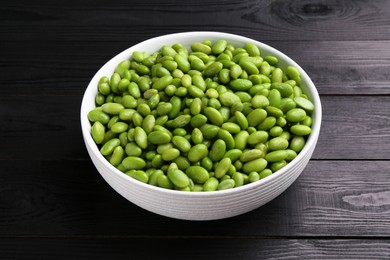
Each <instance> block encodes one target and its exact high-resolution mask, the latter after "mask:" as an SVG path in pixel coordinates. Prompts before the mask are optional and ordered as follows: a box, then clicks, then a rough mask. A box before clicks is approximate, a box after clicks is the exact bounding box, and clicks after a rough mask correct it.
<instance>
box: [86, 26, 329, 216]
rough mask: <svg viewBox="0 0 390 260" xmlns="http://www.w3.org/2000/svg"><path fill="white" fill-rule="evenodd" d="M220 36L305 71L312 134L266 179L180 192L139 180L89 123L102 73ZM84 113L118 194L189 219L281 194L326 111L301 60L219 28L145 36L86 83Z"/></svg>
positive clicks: (102, 167) (95, 156) (97, 160)
mask: <svg viewBox="0 0 390 260" xmlns="http://www.w3.org/2000/svg"><path fill="white" fill-rule="evenodd" d="M218 39H225V40H227V41H228V42H229V43H231V44H233V45H234V46H236V47H238V46H243V45H244V44H245V43H246V42H253V43H255V44H257V45H258V46H259V48H260V50H261V55H262V56H263V57H264V56H266V55H274V56H277V57H278V58H279V63H278V66H279V67H282V68H285V67H286V66H288V65H293V66H295V67H297V68H298V70H299V71H300V72H301V78H302V83H301V88H302V89H303V91H304V92H305V93H306V94H307V95H308V96H309V98H310V99H311V100H312V101H314V105H315V111H314V114H313V115H312V118H313V125H312V133H311V135H310V136H309V138H308V140H307V142H306V145H305V147H304V149H303V150H302V151H301V152H300V153H299V154H298V156H297V158H295V159H294V160H293V161H292V162H290V163H289V164H288V165H287V166H286V167H284V168H282V169H281V170H279V171H278V172H276V173H274V174H272V175H271V176H268V177H267V178H265V179H262V180H259V181H257V182H255V183H251V184H247V185H244V186H242V187H238V188H234V189H230V190H224V191H216V192H182V191H174V190H166V189H162V188H157V187H154V186H151V185H148V184H144V183H141V182H139V181H136V180H134V179H132V178H131V177H128V176H127V175H125V174H123V173H122V172H120V171H119V170H117V169H116V168H115V167H113V166H112V165H110V164H109V162H107V160H106V159H105V158H104V157H103V156H102V155H101V154H100V152H99V150H98V148H97V146H96V144H95V143H94V142H93V140H92V137H91V135H90V129H91V125H90V123H89V122H88V118H87V114H88V112H89V111H90V110H91V109H92V108H94V107H95V95H96V94H97V84H98V81H99V79H100V78H101V77H102V76H111V74H112V73H113V71H114V69H115V67H116V65H117V64H118V63H119V62H121V61H122V60H124V59H129V58H130V57H131V53H132V52H133V51H147V52H149V53H153V52H154V51H158V50H159V49H160V48H161V47H162V46H163V45H172V44H174V43H181V44H183V45H184V46H185V47H189V45H190V44H191V43H193V42H202V41H204V40H211V41H216V40H218ZM80 116H81V126H82V132H83V138H84V141H85V144H86V147H87V150H88V153H89V155H90V157H91V159H92V162H93V163H94V165H95V167H96V169H97V170H98V171H99V173H100V174H101V175H102V176H103V178H104V179H105V180H106V182H107V183H108V184H109V185H110V186H111V187H112V188H113V189H114V190H116V191H117V192H118V193H119V194H121V195H122V196H123V197H125V198H126V199H128V200H129V201H131V202H132V203H134V204H136V205H138V206H140V207H142V208H144V209H146V210H148V211H151V212H154V213H157V214H160V215H163V216H167V217H172V218H178V219H185V220H214V219H222V218H228V217H232V216H236V215H240V214H243V213H246V212H249V211H251V210H253V209H256V208H258V207H260V206H262V205H264V204H265V203H267V202H269V201H271V200H272V199H274V198H275V197H277V196H278V195H280V194H281V193H282V192H283V191H285V190H286V189H287V188H288V187H289V186H290V185H291V184H292V183H293V182H294V181H295V180H296V179H297V178H298V177H299V175H300V174H301V172H302V171H303V169H304V168H305V167H306V165H307V163H308V162H309V160H310V158H311V156H312V153H313V151H314V149H315V146H316V144H317V140H318V136H319V132H320V126H321V116H322V111H321V102H320V99H319V96H318V92H317V90H316V88H315V86H314V84H313V83H312V81H311V80H310V78H309V77H308V76H307V74H306V73H305V72H304V71H303V70H302V68H300V66H299V65H298V64H296V63H295V62H294V61H293V60H291V59H290V58H289V57H287V56H286V55H284V54H282V53H281V52H279V51H277V50H275V49H273V48H271V47H269V46H268V45H265V44H263V43H260V42H258V41H254V40H252V39H249V38H246V37H242V36H237V35H232V34H226V33H218V32H187V33H178V34H171V35H166V36H161V37H157V38H153V39H150V40H147V41H145V42H142V43H140V44H137V45H135V46H133V47H131V48H129V49H127V50H125V51H123V52H122V53H120V54H118V55H117V56H115V57H114V58H113V59H111V60H110V61H109V62H107V63H106V64H105V65H104V66H103V67H102V68H101V69H100V70H99V71H98V72H97V73H96V75H95V76H94V77H93V79H92V80H91V82H90V84H89V85H88V87H87V90H86V92H85V94H84V97H83V101H82V106H81V115H80Z"/></svg>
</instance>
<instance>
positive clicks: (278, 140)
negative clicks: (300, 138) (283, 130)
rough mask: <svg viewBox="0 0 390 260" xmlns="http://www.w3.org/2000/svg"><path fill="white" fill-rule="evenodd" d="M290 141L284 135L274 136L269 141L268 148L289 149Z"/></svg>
mask: <svg viewBox="0 0 390 260" xmlns="http://www.w3.org/2000/svg"><path fill="white" fill-rule="evenodd" d="M288 145H289V143H288V141H287V140H286V139H285V138H283V137H275V138H272V139H271V140H270V141H269V143H268V148H269V149H270V150H271V151H276V150H285V149H287V147H288Z"/></svg>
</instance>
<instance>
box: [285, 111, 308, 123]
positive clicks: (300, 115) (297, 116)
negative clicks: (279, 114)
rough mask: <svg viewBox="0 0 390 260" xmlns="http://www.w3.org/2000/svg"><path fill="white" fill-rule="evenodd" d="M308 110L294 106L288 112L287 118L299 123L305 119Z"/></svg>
mask: <svg viewBox="0 0 390 260" xmlns="http://www.w3.org/2000/svg"><path fill="white" fill-rule="evenodd" d="M305 117H306V111H305V110H303V109H302V108H293V109H291V110H289V111H288V112H287V114H286V119H287V120H288V121H289V122H291V123H298V122H300V121H302V120H303V119H305Z"/></svg>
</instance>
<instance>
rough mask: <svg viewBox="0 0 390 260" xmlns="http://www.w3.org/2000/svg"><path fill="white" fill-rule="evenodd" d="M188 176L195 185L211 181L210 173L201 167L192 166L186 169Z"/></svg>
mask: <svg viewBox="0 0 390 260" xmlns="http://www.w3.org/2000/svg"><path fill="white" fill-rule="evenodd" d="M205 158H206V157H205ZM186 174H187V175H188V177H190V179H191V180H193V181H194V182H195V183H198V184H203V183H205V182H206V181H207V180H208V179H209V173H208V171H207V170H206V169H205V168H203V167H201V166H190V167H188V168H187V169H186Z"/></svg>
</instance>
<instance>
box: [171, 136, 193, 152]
mask: <svg viewBox="0 0 390 260" xmlns="http://www.w3.org/2000/svg"><path fill="white" fill-rule="evenodd" d="M172 143H173V144H174V145H175V146H176V147H177V148H178V149H179V150H180V151H182V152H184V153H186V152H188V151H189V150H190V149H191V143H190V142H189V141H188V140H187V139H186V138H184V137H182V136H174V137H173V138H172Z"/></svg>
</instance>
